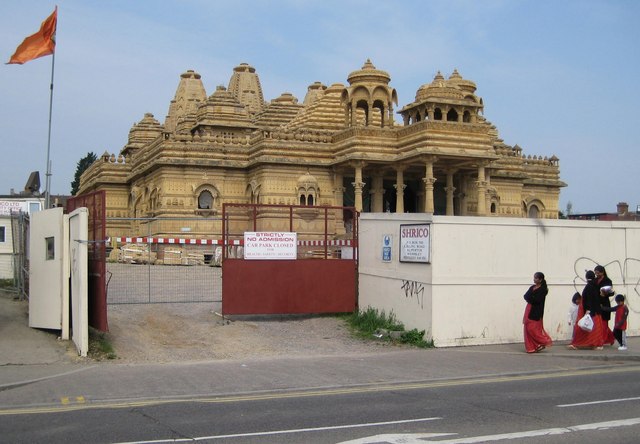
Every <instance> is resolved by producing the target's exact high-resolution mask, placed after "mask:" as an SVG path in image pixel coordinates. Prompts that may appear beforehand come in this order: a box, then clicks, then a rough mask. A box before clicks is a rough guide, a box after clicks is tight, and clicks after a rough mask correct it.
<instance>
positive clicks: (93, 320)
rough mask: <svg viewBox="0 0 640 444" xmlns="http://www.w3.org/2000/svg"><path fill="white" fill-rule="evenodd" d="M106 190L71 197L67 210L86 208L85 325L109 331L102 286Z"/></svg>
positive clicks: (104, 265)
mask: <svg viewBox="0 0 640 444" xmlns="http://www.w3.org/2000/svg"><path fill="white" fill-rule="evenodd" d="M105 201H106V192H105V191H96V192H93V193H89V194H83V195H81V196H76V197H72V198H70V199H69V200H68V201H67V211H68V212H69V213H70V212H72V211H73V210H75V209H76V208H81V207H86V208H87V209H88V210H89V233H88V239H89V248H88V253H89V289H88V293H89V325H91V326H92V327H93V328H96V329H98V330H100V331H109V324H108V322H107V286H106V278H105V276H106V259H107V257H106V250H105V247H106V246H105V239H106V206H105Z"/></svg>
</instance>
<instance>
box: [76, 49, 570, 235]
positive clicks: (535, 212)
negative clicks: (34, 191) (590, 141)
mask: <svg viewBox="0 0 640 444" xmlns="http://www.w3.org/2000/svg"><path fill="white" fill-rule="evenodd" d="M390 83H391V77H390V75H389V74H388V73H387V72H385V71H383V70H380V69H377V68H376V67H375V66H374V65H373V63H371V61H369V60H367V61H366V63H365V64H364V65H363V66H362V68H361V69H359V70H356V71H353V72H352V73H350V74H349V75H348V76H347V84H346V85H345V84H342V83H334V84H332V85H329V86H326V85H324V84H322V83H320V82H315V83H313V84H311V85H310V86H309V87H308V90H307V93H306V96H305V97H304V99H303V101H302V103H300V102H299V101H298V99H297V98H296V97H294V96H293V95H292V94H290V93H286V92H285V93H283V94H282V95H281V96H280V97H278V98H276V99H273V100H271V101H270V102H265V100H264V97H263V93H262V86H261V84H260V79H259V77H258V74H257V73H256V70H255V69H254V68H253V67H252V66H250V65H248V64H246V63H242V64H240V65H239V66H237V67H235V68H234V69H233V73H232V75H231V79H230V80H229V84H228V86H227V87H224V86H218V87H217V88H216V90H215V91H214V92H213V94H211V95H209V96H207V93H206V91H205V88H204V85H203V82H202V79H201V76H200V74H198V73H196V72H194V71H191V70H189V71H187V72H185V73H183V74H182V75H181V76H180V81H179V83H178V88H177V91H176V94H175V97H174V99H173V100H172V101H171V103H170V104H169V111H168V115H167V116H166V118H165V120H164V124H161V123H160V122H159V121H158V120H157V119H155V118H154V116H153V115H152V114H145V115H144V118H143V119H142V120H141V121H140V122H138V123H136V124H134V125H133V127H132V128H131V130H130V131H129V138H128V143H127V144H126V145H125V146H124V147H123V148H122V150H121V151H120V152H119V154H117V155H116V154H109V153H108V152H105V153H104V154H103V155H102V156H100V157H99V158H98V160H97V161H96V162H95V163H94V164H93V165H91V166H90V167H89V168H88V169H87V170H86V171H85V173H84V174H83V175H82V178H81V183H80V190H79V193H78V194H84V193H88V192H92V191H97V190H105V191H106V215H107V218H108V221H107V233H108V235H111V236H123V235H135V234H137V233H135V231H136V225H135V223H134V222H132V221H131V220H127V219H133V218H194V217H195V218H199V217H200V218H212V217H219V216H220V213H221V210H222V204H223V203H226V202H232V203H260V204H285V205H304V206H308V207H318V208H321V207H322V206H353V207H355V208H356V209H357V210H358V211H361V212H411V213H416V212H424V213H432V214H436V215H451V216H458V215H460V216H487V217H491V216H502V217H532V218H546V219H556V218H557V217H558V201H559V196H560V189H561V188H562V187H564V186H566V184H565V183H563V182H562V181H561V180H560V171H559V160H558V158H557V157H555V156H550V157H546V156H545V157H542V156H539V155H526V156H525V155H524V153H523V150H522V148H520V147H519V146H518V145H514V146H510V145H507V144H506V143H504V141H503V140H502V139H500V137H499V135H498V130H497V129H496V127H495V126H494V125H493V124H491V123H490V122H489V121H488V120H487V119H485V117H484V116H483V107H484V105H483V100H482V98H481V97H479V96H477V95H476V85H475V83H474V82H472V81H470V80H467V79H464V78H463V77H462V76H461V75H460V73H458V72H457V70H454V71H453V73H452V74H451V75H450V76H449V77H448V78H445V77H444V76H443V75H442V74H441V73H439V72H438V73H437V74H436V76H435V77H434V79H433V81H431V82H430V83H426V84H424V85H422V86H421V87H420V88H418V90H417V92H416V94H415V100H414V101H413V102H411V103H408V104H406V105H404V106H402V107H401V108H399V110H398V111H397V112H396V111H394V106H395V107H398V95H397V92H396V90H395V89H394V88H393V87H392V86H391V85H390ZM396 114H398V115H399V117H398V116H396ZM340 218H341V215H339V214H336V215H335V219H334V221H333V222H334V223H335V224H336V226H337V227H339V226H340V222H342V221H340ZM178 226H179V224H173V225H172V224H171V223H169V222H167V223H165V224H158V227H159V228H157V229H156V230H155V233H154V234H158V233H161V234H165V235H176V234H178V231H179V228H178ZM340 231H341V229H336V230H334V232H335V233H338V234H339V232H340ZM197 234H198V233H195V232H194V233H192V235H197Z"/></svg>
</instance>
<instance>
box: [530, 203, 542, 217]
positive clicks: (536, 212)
mask: <svg viewBox="0 0 640 444" xmlns="http://www.w3.org/2000/svg"><path fill="white" fill-rule="evenodd" d="M529 217H530V218H532V219H537V218H538V217H540V210H539V209H538V207H537V206H536V205H531V206H530V207H529Z"/></svg>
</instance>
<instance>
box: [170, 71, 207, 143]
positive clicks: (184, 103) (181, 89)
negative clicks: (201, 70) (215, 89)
mask: <svg viewBox="0 0 640 444" xmlns="http://www.w3.org/2000/svg"><path fill="white" fill-rule="evenodd" d="M205 100H207V93H206V91H205V89H204V85H203V84H202V80H201V79H200V74H198V73H197V72H195V71H193V70H191V69H190V70H188V71H187V72H185V73H183V74H182V75H181V76H180V83H179V84H178V89H177V90H176V95H175V97H174V99H173V100H172V101H171V104H170V105H169V113H168V115H167V118H166V119H165V121H164V129H165V131H168V132H174V131H175V129H176V124H177V122H178V121H179V120H180V119H181V118H183V117H185V116H187V115H189V114H195V112H196V110H197V109H198V105H200V103H202V102H204V101H205Z"/></svg>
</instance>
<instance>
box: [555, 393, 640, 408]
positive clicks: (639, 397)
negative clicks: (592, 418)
mask: <svg viewBox="0 0 640 444" xmlns="http://www.w3.org/2000/svg"><path fill="white" fill-rule="evenodd" d="M639 399H640V396H636V397H635V398H618V399H603V400H602V401H589V402H576V403H575V404H559V405H557V406H556V407H561V408H562V407H579V406H583V405H595V404H608V403H611V402H626V401H637V400H639Z"/></svg>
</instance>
